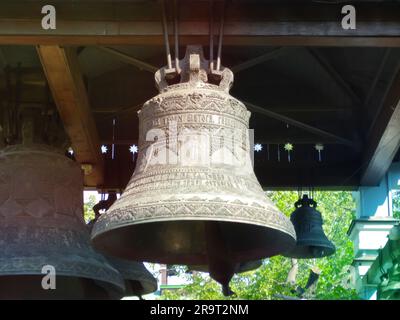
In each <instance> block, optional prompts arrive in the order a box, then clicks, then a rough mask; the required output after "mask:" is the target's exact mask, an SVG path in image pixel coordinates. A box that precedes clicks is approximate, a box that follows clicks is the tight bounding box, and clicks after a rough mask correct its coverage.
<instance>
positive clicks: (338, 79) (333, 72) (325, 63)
mask: <svg viewBox="0 0 400 320" xmlns="http://www.w3.org/2000/svg"><path fill="white" fill-rule="evenodd" d="M308 51H309V52H310V54H311V55H312V56H313V57H314V58H315V60H317V61H318V63H319V64H320V65H321V67H322V68H323V69H324V70H325V71H326V73H327V74H328V75H329V76H330V77H331V78H332V79H333V80H334V81H335V82H336V83H337V84H338V85H339V86H340V87H341V88H342V89H343V91H344V92H345V93H346V94H347V96H348V97H349V98H350V99H352V100H353V101H354V102H355V103H357V104H358V105H361V99H360V97H358V96H357V95H356V94H355V93H354V91H353V89H352V88H351V87H350V85H349V84H348V83H347V82H346V81H345V80H344V79H343V77H342V76H341V75H340V74H339V73H338V72H337V71H336V70H335V68H334V67H333V66H332V65H331V64H330V63H329V61H328V60H327V59H326V58H325V57H324V56H323V55H322V54H320V53H319V52H318V51H317V50H316V49H311V48H309V49H308Z"/></svg>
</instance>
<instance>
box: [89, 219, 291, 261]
mask: <svg viewBox="0 0 400 320" xmlns="http://www.w3.org/2000/svg"><path fill="white" fill-rule="evenodd" d="M174 218H176V217H174ZM157 220H158V221H154V220H151V221H149V220H147V221H146V220H145V221H142V222H141V223H140V224H139V223H134V224H132V223H131V224H125V225H123V224H121V225H118V226H114V227H113V228H112V229H107V230H106V231H103V232H100V233H97V234H96V235H93V234H92V239H91V240H92V245H93V247H94V248H96V250H98V252H102V253H103V254H106V255H113V256H116V257H120V258H123V259H126V260H136V261H138V260H140V261H145V262H151V263H162V264H180V265H195V264H196V265H204V264H208V262H207V261H208V258H207V254H206V251H204V250H205V247H203V246H200V247H196V249H195V250H196V252H191V251H190V250H189V251H185V250H186V249H185V248H183V249H182V250H181V248H178V249H177V251H173V252H170V251H169V249H167V250H165V249H164V248H157V247H156V244H157V243H160V242H161V243H164V242H163V240H160V239H159V235H157V234H156V233H154V230H155V229H157V228H159V227H161V229H160V230H162V228H163V227H166V225H163V223H164V222H167V223H168V222H170V223H175V226H176V225H177V224H181V223H183V225H180V226H179V229H180V230H184V231H182V234H178V235H177V236H178V237H183V239H185V240H183V243H186V244H187V243H188V242H186V241H189V242H191V240H189V239H187V238H186V237H187V236H188V235H190V236H189V237H192V238H193V237H194V238H196V239H199V238H197V237H196V236H194V234H195V233H198V232H201V233H200V234H203V233H202V232H204V229H201V228H203V226H201V225H198V224H196V222H203V223H204V222H207V221H211V222H212V221H214V222H222V223H223V225H222V228H224V230H225V229H226V228H227V229H226V230H225V231H224V234H225V232H227V234H229V232H231V230H238V229H241V230H242V231H243V234H245V235H246V238H247V241H245V242H244V243H243V241H242V239H243V237H242V236H241V235H240V234H239V235H237V233H235V232H231V233H230V234H231V235H232V236H231V237H229V239H227V241H229V243H230V244H229V246H231V247H232V246H234V247H235V250H234V252H232V258H233V261H234V262H236V263H242V262H250V261H254V260H260V259H264V258H268V257H272V256H275V255H281V254H282V253H283V252H286V251H288V250H290V249H291V248H292V247H293V246H294V245H295V243H296V238H295V235H291V234H290V233H289V232H287V231H282V230H281V229H278V228H274V227H273V226H272V225H270V226H267V225H265V224H261V223H258V224H255V223H254V222H253V223H250V222H249V221H247V222H244V223H243V222H241V221H239V220H235V221H232V220H227V219H219V220H217V219H215V218H214V219H211V218H209V219H207V220H205V219H204V217H198V218H197V219H193V218H188V217H186V218H185V219H179V220H176V219H174V220H171V219H166V218H165V219H157ZM185 222H188V224H186V225H185ZM189 222H192V223H193V224H190V223H189ZM160 223H161V224H160ZM141 225H147V226H146V227H145V228H143V227H141ZM243 225H246V226H247V227H245V228H244V229H242V228H243ZM171 226H172V229H174V225H173V224H171ZM193 226H195V229H193ZM154 228H155V229H154ZM198 228H200V229H198ZM228 229H229V230H230V231H228ZM199 230H200V231H199ZM243 234H242V235H243ZM121 235H122V237H121ZM143 235H145V237H146V236H147V237H151V240H150V242H148V241H147V239H144V238H143ZM163 236H164V235H161V237H163ZM126 237H129V240H127V239H128V238H126ZM202 237H204V234H203V236H202ZM136 239H141V242H140V243H138V242H136ZM201 239H203V240H201V241H204V238H201ZM122 243H124V244H125V246H122ZM126 243H130V245H128V246H127V245H126ZM235 243H241V245H240V246H239V247H236V245H235ZM188 245H191V244H188ZM203 245H204V244H203ZM184 246H185V245H184ZM115 248H117V249H115ZM173 250H174V249H173ZM167 252H169V253H167Z"/></svg>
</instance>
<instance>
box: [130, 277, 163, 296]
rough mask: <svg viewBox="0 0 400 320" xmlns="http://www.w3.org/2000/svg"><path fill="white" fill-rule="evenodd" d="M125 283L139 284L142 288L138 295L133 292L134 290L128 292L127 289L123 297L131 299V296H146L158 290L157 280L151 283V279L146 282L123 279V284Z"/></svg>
mask: <svg viewBox="0 0 400 320" xmlns="http://www.w3.org/2000/svg"><path fill="white" fill-rule="evenodd" d="M126 282H128V283H129V282H139V283H140V285H141V286H142V288H143V291H142V292H140V293H138V292H135V290H131V291H130V290H129V289H126V291H125V294H124V297H132V296H138V295H141V296H143V295H146V294H150V293H153V292H155V291H157V289H158V284H157V280H154V281H152V280H151V279H146V280H144V279H138V280H131V279H125V283H126ZM143 284H144V285H143Z"/></svg>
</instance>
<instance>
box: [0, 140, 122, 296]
mask: <svg viewBox="0 0 400 320" xmlns="http://www.w3.org/2000/svg"><path fill="white" fill-rule="evenodd" d="M82 197H83V176H82V172H81V168H80V167H79V164H77V163H76V162H74V161H72V160H70V159H68V158H67V157H65V156H64V155H63V154H62V153H58V152H55V150H54V149H53V148H51V147H48V146H45V145H30V146H24V145H14V146H9V147H7V148H5V149H3V150H1V151H0V299H109V298H121V297H122V296H123V291H124V282H123V280H122V277H121V276H120V274H119V273H118V271H117V270H115V269H114V268H113V267H111V265H110V264H109V263H108V262H107V261H106V260H105V259H104V258H103V257H102V256H101V255H100V254H98V253H96V252H95V251H94V250H93V248H92V247H91V245H90V238H89V232H88V230H87V227H86V225H85V223H84V221H83V212H82V211H83V199H82ZM45 266H50V267H51V268H52V269H53V268H54V271H55V274H54V280H55V282H54V285H55V288H50V289H47V290H44V288H43V286H42V280H43V278H44V277H45V276H46V273H42V271H43V270H46V268H47V267H46V268H45V269H43V267H45Z"/></svg>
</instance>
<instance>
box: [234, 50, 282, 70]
mask: <svg viewBox="0 0 400 320" xmlns="http://www.w3.org/2000/svg"><path fill="white" fill-rule="evenodd" d="M285 50H287V48H277V49H275V50H272V51H270V52H267V53H265V54H263V55H261V56H258V57H256V58H254V59H250V60H247V61H245V62H242V63H240V64H238V65H236V66H233V67H232V68H231V70H232V71H233V72H234V73H237V72H240V71H243V70H246V69H249V68H252V67H254V66H256V65H258V64H260V63H264V62H266V61H268V60H271V59H274V58H276V57H278V56H280V55H281V54H282V53H284V52H285Z"/></svg>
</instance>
